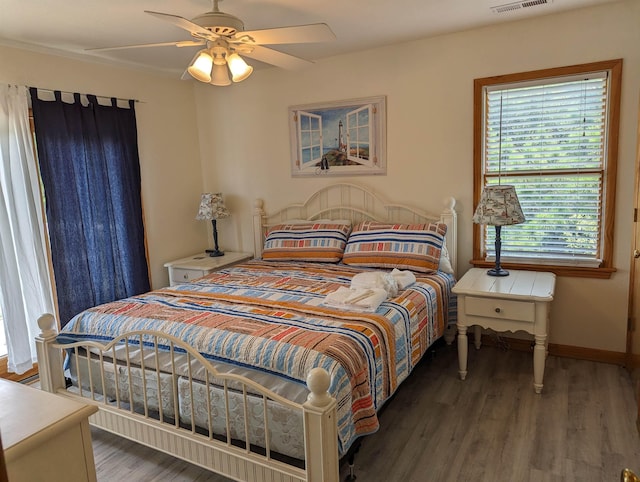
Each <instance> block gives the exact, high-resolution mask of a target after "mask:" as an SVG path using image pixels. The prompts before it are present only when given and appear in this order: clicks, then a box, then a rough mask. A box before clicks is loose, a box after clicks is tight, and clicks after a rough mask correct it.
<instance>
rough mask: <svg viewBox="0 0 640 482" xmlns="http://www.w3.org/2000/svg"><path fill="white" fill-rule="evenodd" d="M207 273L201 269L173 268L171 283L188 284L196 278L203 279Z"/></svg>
mask: <svg viewBox="0 0 640 482" xmlns="http://www.w3.org/2000/svg"><path fill="white" fill-rule="evenodd" d="M205 274H207V272H205V271H203V270H199V269H182V268H171V281H173V282H175V283H188V282H189V281H191V280H194V279H196V278H201V277H203V276H204V275H205Z"/></svg>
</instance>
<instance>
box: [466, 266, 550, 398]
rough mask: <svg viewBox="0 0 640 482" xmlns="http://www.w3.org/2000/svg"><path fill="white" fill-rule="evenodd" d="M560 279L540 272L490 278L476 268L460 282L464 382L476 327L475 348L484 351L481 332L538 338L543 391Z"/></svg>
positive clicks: (536, 381)
mask: <svg viewBox="0 0 640 482" xmlns="http://www.w3.org/2000/svg"><path fill="white" fill-rule="evenodd" d="M555 283H556V276H555V274H553V273H547V272H538V271H519V270H509V276H504V277H498V276H489V275H488V274H487V270H486V269H480V268H473V269H470V270H469V271H467V273H466V274H465V275H464V276H463V277H462V278H461V279H460V281H458V283H456V285H455V286H454V287H453V292H454V293H455V294H456V295H458V363H459V373H460V379H462V380H464V379H465V378H466V376H467V350H468V340H467V329H468V328H469V327H470V326H473V325H475V326H476V331H475V346H476V348H478V349H479V348H480V329H481V328H490V329H492V330H495V331H499V332H501V331H511V332H515V331H519V330H521V331H525V332H527V333H530V334H532V335H534V337H535V346H534V348H533V388H534V389H535V391H536V393H541V392H542V379H543V377H544V365H545V359H546V356H547V334H548V328H549V311H550V305H551V301H552V300H553V294H554V290H555Z"/></svg>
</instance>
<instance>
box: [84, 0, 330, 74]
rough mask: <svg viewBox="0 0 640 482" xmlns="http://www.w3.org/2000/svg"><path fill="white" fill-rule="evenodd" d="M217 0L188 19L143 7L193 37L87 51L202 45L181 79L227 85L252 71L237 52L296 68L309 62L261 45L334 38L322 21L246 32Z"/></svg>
mask: <svg viewBox="0 0 640 482" xmlns="http://www.w3.org/2000/svg"><path fill="white" fill-rule="evenodd" d="M219 1H220V0H212V2H213V7H212V10H211V11H210V12H205V13H202V14H200V15H197V16H196V17H194V18H192V19H191V20H187V19H186V18H183V17H180V16H178V15H171V14H168V13H161V12H152V11H150V10H145V13H148V14H149V15H152V16H154V17H156V18H159V19H160V20H164V21H166V22H169V23H171V24H173V25H175V26H177V27H180V28H182V29H184V30H186V31H187V32H189V33H190V34H191V36H192V37H193V38H194V40H184V41H176V42H162V43H151V44H138V45H124V46H120V47H101V48H94V49H87V50H92V51H101V50H121V49H132V48H143V47H164V46H175V47H194V46H202V45H204V46H205V48H203V49H202V50H200V51H199V52H198V53H196V55H195V56H194V57H193V59H192V60H191V62H190V64H189V66H188V67H187V70H186V71H185V73H184V74H183V76H182V78H183V79H185V78H188V77H189V75H190V76H191V77H193V78H195V79H197V80H199V81H201V82H206V83H210V84H213V85H219V86H224V85H230V84H231V81H232V80H233V82H240V81H242V80H244V79H246V78H247V77H249V75H251V72H253V67H251V66H250V65H247V63H246V62H245V61H244V59H243V58H242V57H241V56H240V55H239V54H242V55H244V56H246V57H249V58H252V59H255V60H259V61H261V62H265V63H267V64H271V65H275V66H277V67H282V68H284V69H296V68H299V67H303V66H305V65H307V64H310V63H311V62H310V61H308V60H305V59H302V58H300V57H296V56H293V55H289V54H285V53H283V52H279V51H277V50H274V49H271V48H269V47H264V45H278V44H292V43H312V42H326V41H329V40H334V39H335V38H336V36H335V34H334V33H333V32H332V31H331V28H329V26H328V25H327V24H325V23H314V24H309V25H296V26H291V27H280V28H268V29H263V30H248V31H246V30H244V23H243V22H242V20H240V19H239V18H238V17H236V16H234V15H231V14H229V13H225V12H221V11H220V10H219V8H218V2H219ZM229 71H230V72H231V79H230V78H229Z"/></svg>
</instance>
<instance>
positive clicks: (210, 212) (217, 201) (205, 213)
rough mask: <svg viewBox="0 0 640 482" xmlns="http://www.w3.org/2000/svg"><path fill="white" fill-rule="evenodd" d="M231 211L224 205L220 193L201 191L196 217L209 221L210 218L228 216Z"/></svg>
mask: <svg viewBox="0 0 640 482" xmlns="http://www.w3.org/2000/svg"><path fill="white" fill-rule="evenodd" d="M229 216H231V213H230V212H229V210H228V209H227V208H226V206H225V205H224V201H223V200H222V193H220V192H218V193H210V192H206V193H203V194H202V196H201V198H200V207H199V208H198V214H197V215H196V219H198V220H207V221H211V220H212V219H222V218H228V217H229Z"/></svg>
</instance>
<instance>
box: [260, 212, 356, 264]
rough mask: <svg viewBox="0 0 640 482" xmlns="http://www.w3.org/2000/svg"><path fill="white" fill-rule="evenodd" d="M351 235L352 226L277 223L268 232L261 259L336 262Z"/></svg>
mask: <svg viewBox="0 0 640 482" xmlns="http://www.w3.org/2000/svg"><path fill="white" fill-rule="evenodd" d="M350 232H351V224H345V223H316V222H313V221H307V222H306V223H287V224H278V225H276V226H273V227H271V228H270V229H269V232H268V233H267V239H266V240H265V242H264V249H263V251H262V259H265V260H277V261H316V262H326V263H337V262H338V261H340V260H341V259H342V253H343V252H344V247H345V245H346V243H347V237H348V236H349V233H350Z"/></svg>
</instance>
